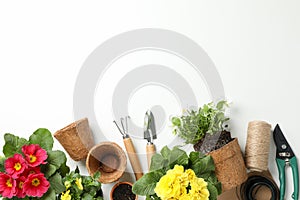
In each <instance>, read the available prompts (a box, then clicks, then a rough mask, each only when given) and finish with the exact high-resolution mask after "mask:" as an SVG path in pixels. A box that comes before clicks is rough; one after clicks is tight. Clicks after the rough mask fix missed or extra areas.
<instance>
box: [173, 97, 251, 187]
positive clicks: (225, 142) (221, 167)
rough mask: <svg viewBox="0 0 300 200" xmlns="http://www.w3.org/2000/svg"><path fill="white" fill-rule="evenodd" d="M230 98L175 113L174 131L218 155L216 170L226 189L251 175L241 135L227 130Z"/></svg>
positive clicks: (186, 139)
mask: <svg viewBox="0 0 300 200" xmlns="http://www.w3.org/2000/svg"><path fill="white" fill-rule="evenodd" d="M227 107H228V103H227V101H219V102H218V103H217V104H214V103H213V102H211V103H208V104H205V105H203V106H202V107H200V108H199V109H198V110H197V111H195V110H188V111H187V112H186V113H184V114H183V115H182V116H179V117H172V124H173V133H174V134H175V135H178V136H179V137H181V138H182V139H184V140H185V143H186V144H193V145H194V149H195V150H196V151H200V152H202V153H205V154H209V155H211V156H212V158H213V159H214V162H215V165H216V174H217V177H218V180H219V181H221V183H222V187H223V190H224V191H225V190H229V189H231V188H233V187H236V186H238V185H240V184H242V183H243V182H244V181H245V180H246V179H247V171H246V167H245V164H244V160H243V156H242V153H241V149H240V146H239V144H238V140H237V138H232V137H231V133H230V132H229V131H227V130H226V129H227V124H226V123H227V122H228V120H229V118H228V117H226V115H225V110H226V108H227Z"/></svg>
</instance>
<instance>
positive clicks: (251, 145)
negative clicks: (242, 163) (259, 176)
mask: <svg viewBox="0 0 300 200" xmlns="http://www.w3.org/2000/svg"><path fill="white" fill-rule="evenodd" d="M270 136H271V125H270V124H268V123H267V122H264V121H251V122H249V123H248V130H247V143H246V150H245V156H246V166H247V168H248V169H249V170H250V171H258V172H261V171H265V170H267V169H268V159H269V151H270Z"/></svg>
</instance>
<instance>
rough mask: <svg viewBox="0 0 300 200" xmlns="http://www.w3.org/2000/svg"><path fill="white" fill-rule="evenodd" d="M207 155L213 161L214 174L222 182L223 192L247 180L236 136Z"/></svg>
mask: <svg viewBox="0 0 300 200" xmlns="http://www.w3.org/2000/svg"><path fill="white" fill-rule="evenodd" d="M208 155H210V156H211V157H212V158H213V160H214V162H215V166H216V175H217V178H218V180H219V181H220V182H221V183H222V190H223V192H224V191H227V190H230V189H232V188H234V187H236V186H239V185H241V184H242V183H243V182H245V181H246V180H247V177H248V176H247V170H246V166H245V162H244V159H243V155H242V152H241V148H240V146H239V144H238V139H237V138H234V140H232V141H231V142H229V143H228V144H226V145H225V146H223V147H221V148H220V149H217V150H214V151H212V152H210V153H208Z"/></svg>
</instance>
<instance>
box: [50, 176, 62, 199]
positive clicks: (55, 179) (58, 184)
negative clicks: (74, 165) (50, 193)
mask: <svg viewBox="0 0 300 200" xmlns="http://www.w3.org/2000/svg"><path fill="white" fill-rule="evenodd" d="M49 182H50V185H51V187H52V189H54V191H55V193H56V194H60V193H62V192H64V191H65V190H66V187H65V186H64V184H63V182H62V178H61V175H60V174H59V173H55V174H54V175H53V176H51V177H50V178H49Z"/></svg>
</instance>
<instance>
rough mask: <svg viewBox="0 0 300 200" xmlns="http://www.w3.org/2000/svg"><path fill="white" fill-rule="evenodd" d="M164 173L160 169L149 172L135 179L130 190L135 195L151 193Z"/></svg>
mask: <svg viewBox="0 0 300 200" xmlns="http://www.w3.org/2000/svg"><path fill="white" fill-rule="evenodd" d="M163 175H164V173H163V172H162V171H161V170H157V171H153V172H149V173H147V174H145V175H144V176H142V178H140V179H139V180H138V181H136V182H135V183H134V185H133V187H132V192H133V193H134V194H137V195H142V196H146V195H153V194H155V192H154V188H155V186H156V183H157V182H158V181H159V180H160V178H161V177H162V176H163Z"/></svg>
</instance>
